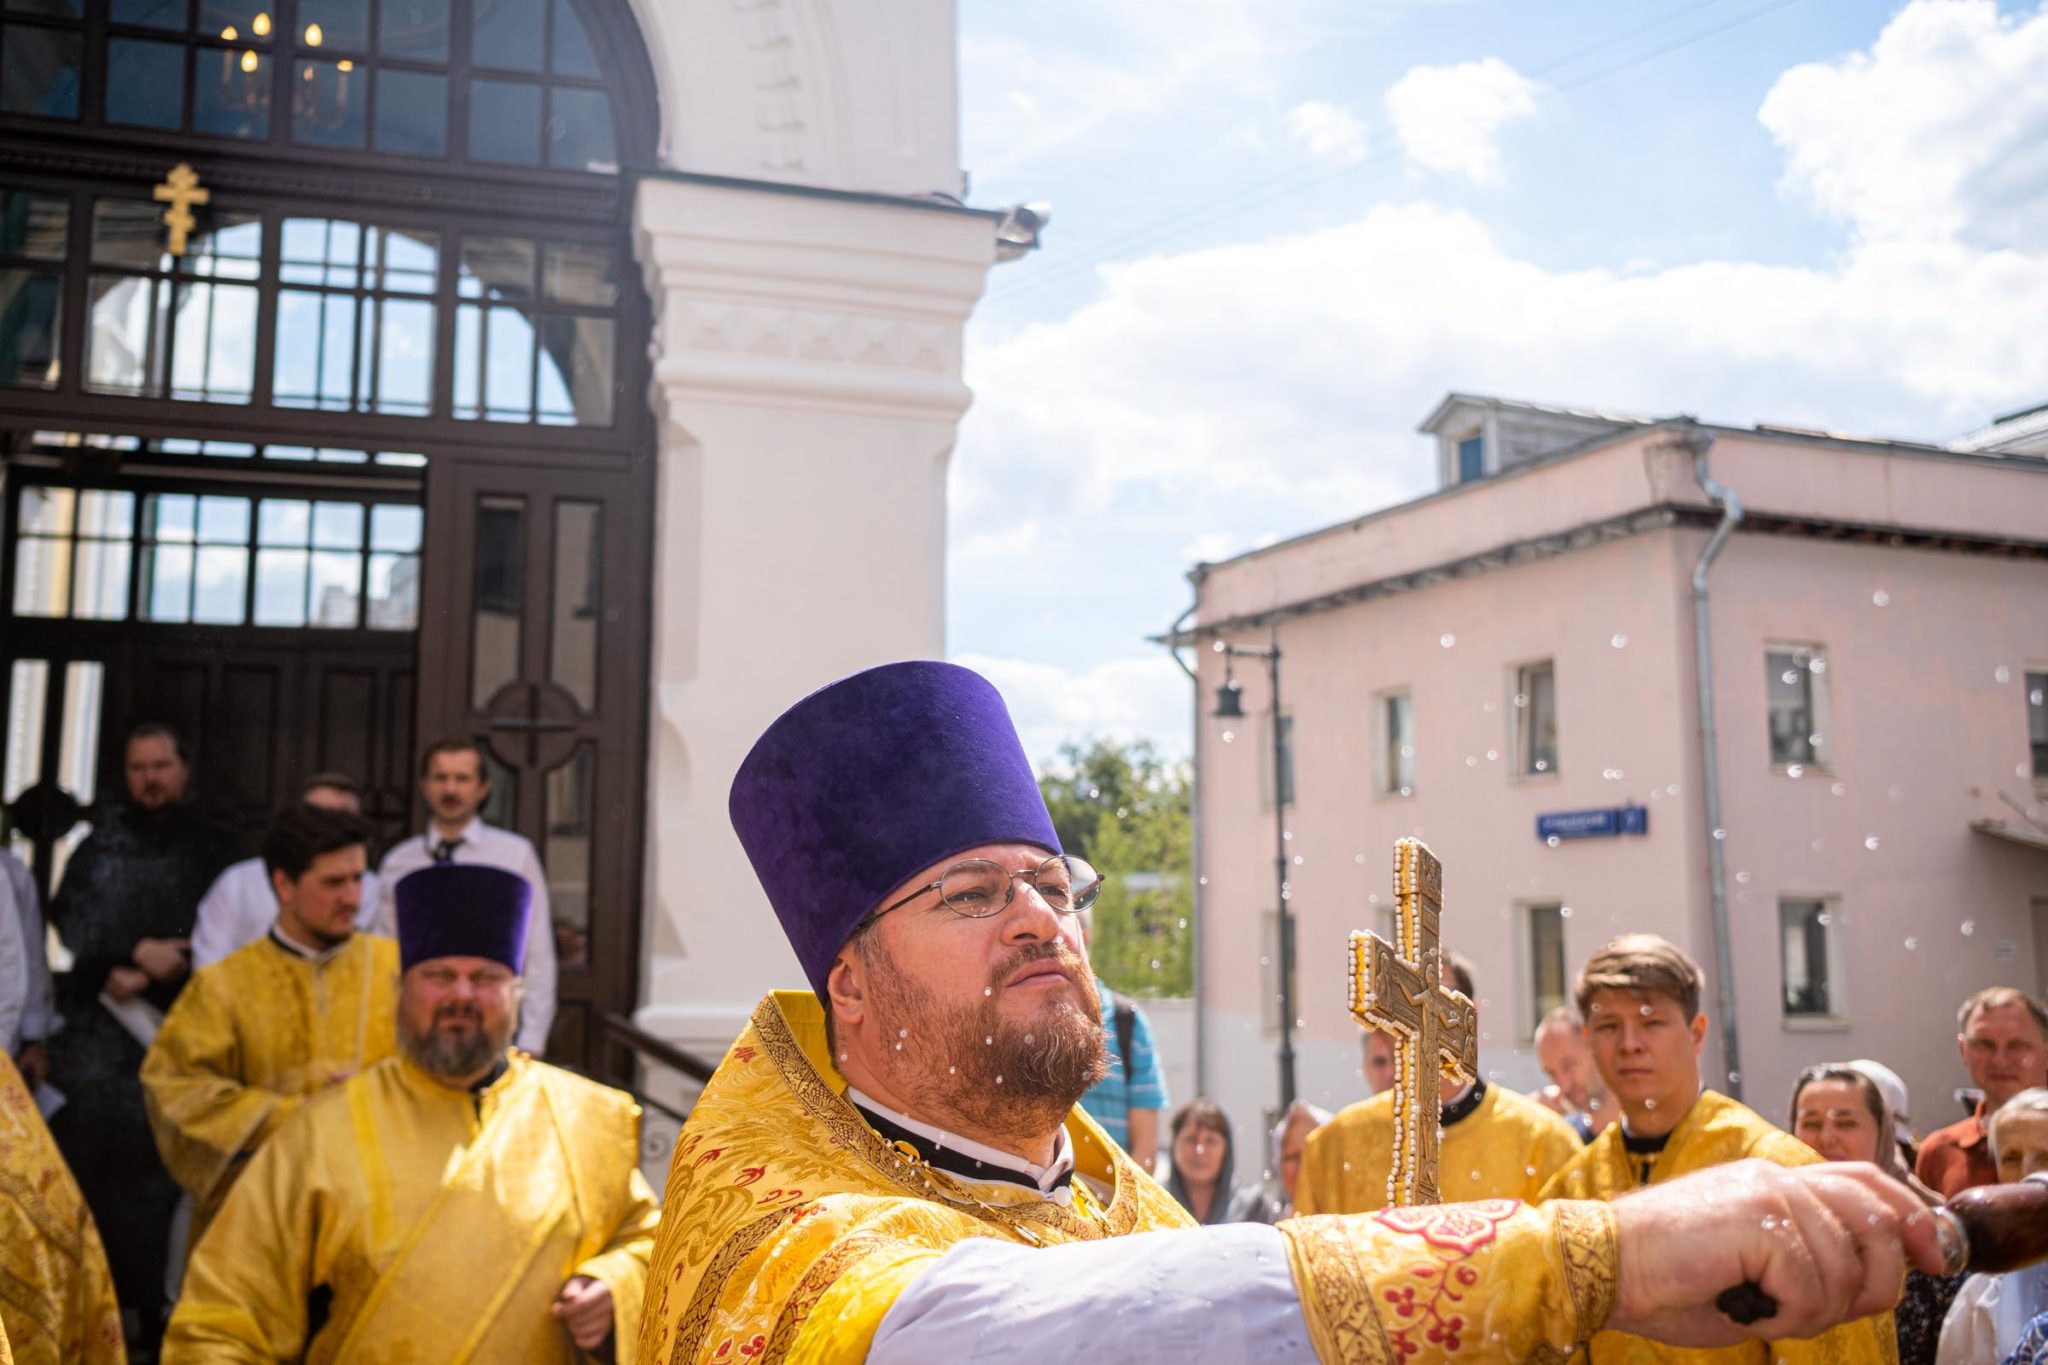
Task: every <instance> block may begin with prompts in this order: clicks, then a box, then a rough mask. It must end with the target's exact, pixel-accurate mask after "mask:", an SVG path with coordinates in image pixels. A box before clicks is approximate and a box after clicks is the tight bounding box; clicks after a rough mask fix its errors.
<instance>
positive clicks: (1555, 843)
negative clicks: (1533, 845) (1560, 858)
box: [1543, 834, 1564, 848]
mask: <svg viewBox="0 0 2048 1365" xmlns="http://www.w3.org/2000/svg"><path fill="white" fill-rule="evenodd" d="M1543 842H1544V843H1546V844H1549V845H1550V846H1551V847H1552V848H1556V847H1557V846H1558V845H1559V844H1561V843H1563V842H1564V840H1562V839H1560V838H1558V837H1557V836H1556V835H1555V834H1553V835H1551V836H1550V837H1549V838H1548V839H1545V840H1544V841H1543Z"/></svg>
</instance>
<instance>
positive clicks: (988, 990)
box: [981, 986, 996, 995]
mask: <svg viewBox="0 0 2048 1365" xmlns="http://www.w3.org/2000/svg"><path fill="white" fill-rule="evenodd" d="M981 993H982V994H983V995H994V994H995V993H996V988H995V987H994V986H983V987H982V988H981Z"/></svg>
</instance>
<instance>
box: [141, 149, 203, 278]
mask: <svg viewBox="0 0 2048 1365" xmlns="http://www.w3.org/2000/svg"><path fill="white" fill-rule="evenodd" d="M150 194H151V195H152V196H153V197H154V198H155V199H156V201H157V202H158V203H159V204H168V205H170V207H169V208H166V209H165V210H164V226H165V227H167V228H169V229H170V232H171V243H170V246H171V254H172V255H173V256H182V255H184V254H185V242H186V239H187V238H188V237H190V236H191V234H192V229H193V228H195V227H198V226H199V224H198V222H197V220H195V219H194V218H193V217H192V209H193V207H194V206H195V205H199V204H204V203H206V202H207V201H208V200H210V199H212V198H213V191H212V190H207V189H201V188H200V187H199V172H197V171H195V170H193V169H192V167H191V166H190V165H189V164H187V163H186V162H183V161H180V162H179V163H178V164H177V165H175V166H173V167H171V173H170V174H169V175H167V176H165V177H164V183H163V184H161V185H158V186H157V187H156V188H155V189H153V190H151V191H150Z"/></svg>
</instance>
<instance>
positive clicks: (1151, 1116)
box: [1081, 911, 1167, 1171]
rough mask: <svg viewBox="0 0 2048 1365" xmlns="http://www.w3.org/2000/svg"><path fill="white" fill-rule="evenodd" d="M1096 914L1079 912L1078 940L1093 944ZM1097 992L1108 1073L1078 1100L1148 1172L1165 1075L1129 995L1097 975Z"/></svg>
mask: <svg viewBox="0 0 2048 1365" xmlns="http://www.w3.org/2000/svg"><path fill="white" fill-rule="evenodd" d="M1093 921H1094V916H1093V915H1092V914H1090V913H1088V912H1086V911H1083V912H1082V914H1081V936H1082V938H1083V939H1084V940H1088V941H1090V942H1091V943H1092V941H1093V937H1094V931H1095V925H1094V922H1093ZM1095 989H1096V990H1097V991H1098V992H1099V993H1100V994H1101V996H1102V1036H1103V1040H1104V1041H1105V1042H1106V1043H1107V1044H1108V1051H1109V1072H1108V1074H1106V1075H1105V1076H1103V1078H1102V1079H1101V1080H1099V1081H1097V1082H1096V1083H1095V1086H1094V1088H1093V1089H1091V1090H1090V1091H1089V1092H1088V1093H1087V1094H1085V1095H1083V1096H1081V1107H1082V1108H1083V1109H1085V1110H1087V1111H1088V1116H1089V1117H1090V1118H1092V1119H1094V1120H1095V1121H1096V1122H1097V1123H1099V1124H1101V1125H1102V1126H1103V1129H1104V1130H1105V1131H1107V1132H1108V1134H1109V1135H1110V1136H1111V1137H1113V1138H1115V1139H1116V1141H1117V1145H1118V1146H1120V1147H1122V1148H1123V1149H1124V1150H1125V1151H1126V1152H1128V1153H1130V1156H1131V1160H1133V1161H1135V1162H1137V1163H1138V1164H1139V1165H1140V1166H1142V1167H1144V1168H1145V1169H1146V1170H1147V1171H1150V1170H1151V1169H1152V1166H1153V1163H1154V1162H1155V1161H1156V1160H1157V1159H1158V1156H1159V1111H1160V1110H1162V1109H1164V1108H1166V1106H1167V1098H1166V1077H1165V1076H1164V1075H1162V1074H1161V1072H1160V1070H1159V1054H1158V1053H1157V1052H1156V1051H1155V1050H1154V1049H1153V1046H1152V1023H1151V1021H1150V1020H1148V1019H1146V1018H1145V1012H1144V1011H1143V1010H1141V1009H1139V1008H1138V1006H1137V1003H1136V1002H1135V1001H1133V1000H1131V999H1130V998H1129V997H1128V996H1122V995H1118V994H1117V993H1116V992H1115V991H1113V990H1111V989H1110V988H1109V983H1108V982H1107V981H1104V980H1103V979H1102V978H1101V977H1100V976H1098V977H1096V978H1095Z"/></svg>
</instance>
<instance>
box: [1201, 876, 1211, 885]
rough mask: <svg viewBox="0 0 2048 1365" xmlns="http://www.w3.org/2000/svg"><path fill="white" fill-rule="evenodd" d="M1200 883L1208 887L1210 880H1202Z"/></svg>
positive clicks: (1204, 878)
mask: <svg viewBox="0 0 2048 1365" xmlns="http://www.w3.org/2000/svg"><path fill="white" fill-rule="evenodd" d="M1200 881H1201V883H1202V885H1203V886H1207V885H1208V884H1209V879H1208V878H1207V877H1203V878H1201V879H1200Z"/></svg>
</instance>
